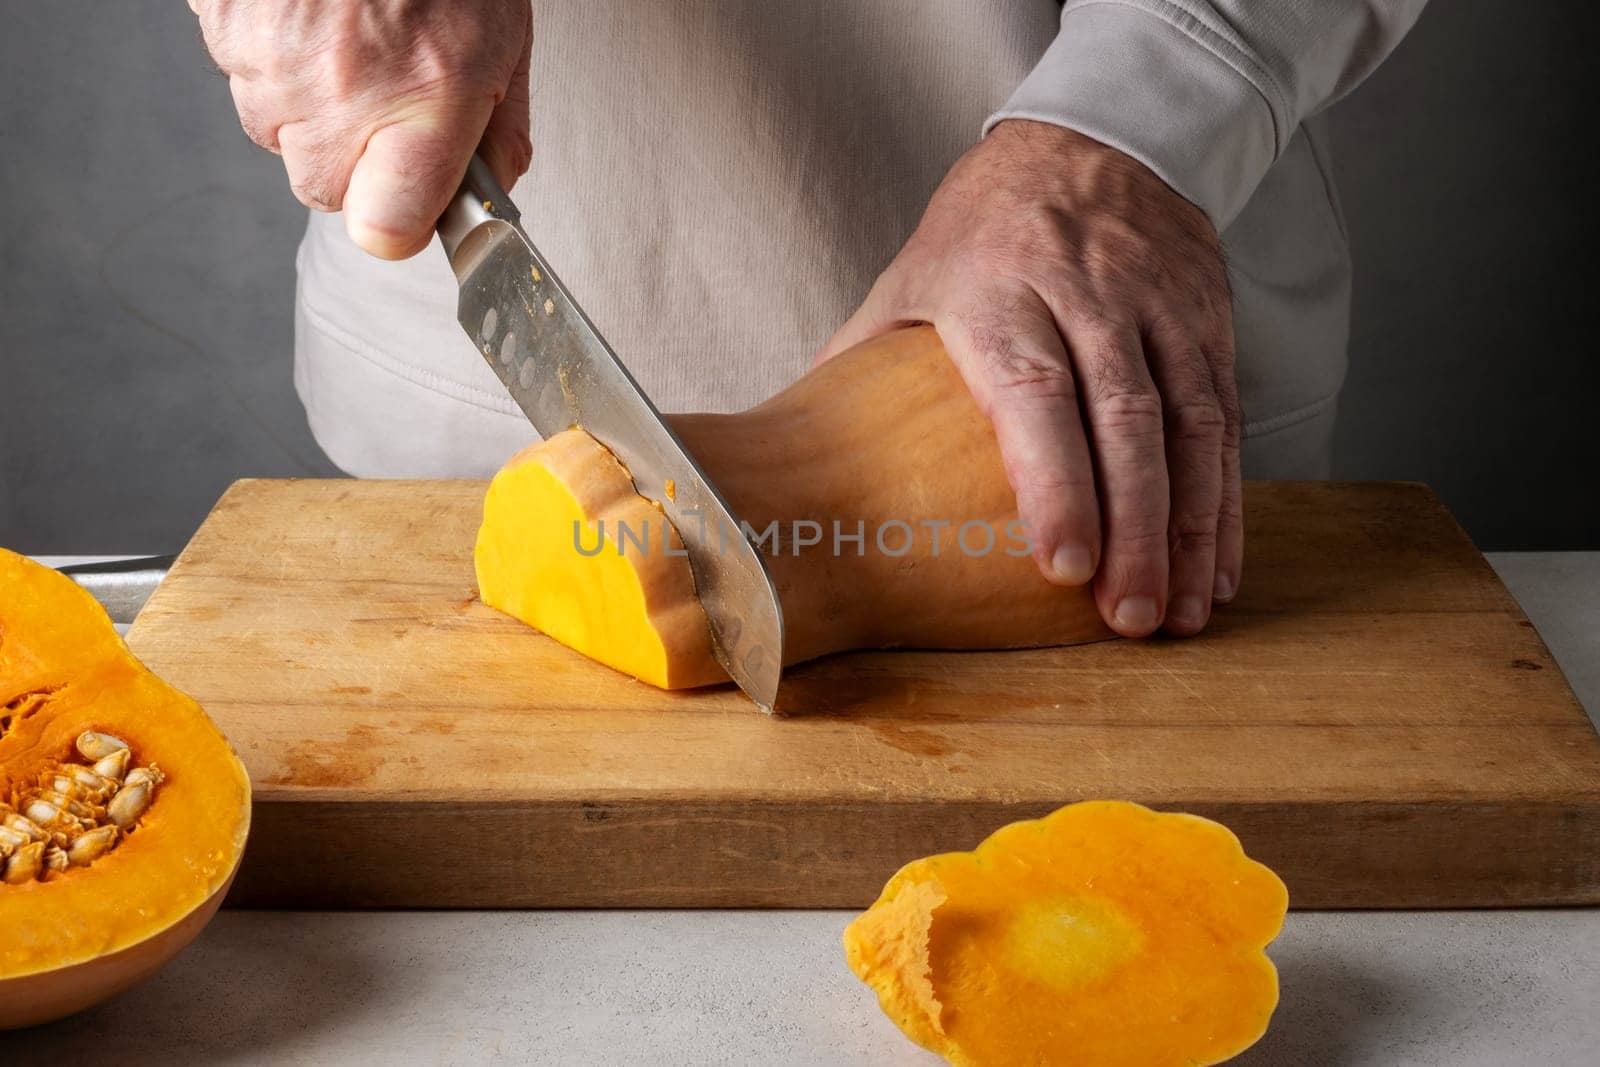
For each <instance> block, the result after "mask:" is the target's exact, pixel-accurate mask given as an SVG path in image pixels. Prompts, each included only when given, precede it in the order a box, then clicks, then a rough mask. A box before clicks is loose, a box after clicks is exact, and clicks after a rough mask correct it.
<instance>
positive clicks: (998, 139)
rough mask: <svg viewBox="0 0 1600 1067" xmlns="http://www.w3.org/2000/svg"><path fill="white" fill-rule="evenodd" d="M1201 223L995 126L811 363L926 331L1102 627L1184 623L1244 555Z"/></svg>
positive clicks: (1220, 341) (1046, 144) (1041, 131)
mask: <svg viewBox="0 0 1600 1067" xmlns="http://www.w3.org/2000/svg"><path fill="white" fill-rule="evenodd" d="M1230 304H1231V301H1230V297H1229V292H1228V283H1227V276H1226V274H1225V272H1224V270H1223V264H1222V257H1221V252H1220V246H1219V244H1218V240H1217V233H1216V230H1215V229H1214V228H1213V227H1212V226H1211V223H1210V222H1209V221H1208V220H1207V219H1206V217H1205V215H1204V214H1203V213H1202V212H1201V211H1200V210H1199V209H1198V208H1196V207H1195V206H1194V205H1192V204H1190V203H1189V202H1188V201H1186V200H1184V199H1183V198H1182V197H1180V196H1179V195H1178V194H1177V193H1175V192H1173V191H1172V189H1171V188H1170V187H1168V186H1167V185H1166V184H1165V183H1164V182H1163V181H1162V180H1161V179H1160V178H1158V177H1156V176H1155V174H1153V173H1152V172H1151V171H1149V170H1148V169H1146V168H1145V167H1144V166H1143V165H1142V164H1140V163H1138V162H1137V161H1135V160H1134V159H1132V158H1130V157H1129V156H1127V155H1125V154H1123V153H1121V152H1119V151H1117V150H1115V149H1112V148H1108V147H1106V146H1105V145H1102V144H1100V143H1099V142H1097V141H1094V140H1091V139H1090V138H1088V137H1085V136H1083V135H1082V134H1079V133H1075V132H1073V131H1071V130H1067V129H1063V128H1061V127H1058V126H1053V125H1048V124H1045V123H1038V122H1028V121H1020V120H1009V121H1006V122H1002V123H1000V124H999V125H998V126H996V127H995V128H994V129H993V130H991V131H990V133H989V136H988V137H986V138H985V139H984V140H983V141H982V142H981V143H979V144H978V145H976V146H975V147H973V148H972V149H971V150H970V151H968V152H967V153H966V155H964V156H963V157H962V158H961V159H960V160H959V161H957V163H956V165H955V166H954V167H952V168H951V170H950V173H949V175H948V176H946V178H945V180H944V182H943V183H942V184H941V185H940V186H939V189H938V190H937V191H936V192H935V193H934V195H933V199H932V201H931V202H930V203H929V204H928V210H927V212H926V213H925V214H924V215H923V217H922V221H921V223H920V224H919V225H918V226H917V230H916V232H915V233H914V234H912V236H911V239H910V240H909V241H907V242H906V246H905V248H904V249H903V250H902V251H901V252H900V254H899V255H898V256H897V257H896V258H895V260H894V262H893V263H891V264H890V265H889V267H888V269H887V270H885V271H884V272H883V274H882V276H881V277H879V279H878V281H877V284H875V285H874V286H873V287H872V292H871V293H870V294H869V295H868V296H867V300H866V303H864V304H863V305H862V307H861V309H860V310H859V311H857V312H856V314H855V315H854V316H853V317H852V318H851V319H850V321H849V322H847V323H846V324H845V325H844V327H843V328H842V329H840V331H839V332H838V333H837V334H836V335H835V336H834V337H833V339H832V340H831V341H829V342H828V345H827V346H826V347H825V348H824V349H823V351H822V354H821V356H820V357H819V358H820V359H827V358H830V357H832V356H834V355H837V354H838V353H839V352H841V351H843V350H844V349H846V348H848V347H850V346H851V345H853V344H855V343H857V342H858V341H862V340H865V339H866V338H868V337H871V336H874V335H876V334H879V333H883V332H884V331H886V330H889V329H893V328H894V327H896V326H900V325H904V324H908V323H911V322H930V323H932V324H933V325H934V326H935V327H936V328H937V329H938V331H939V336H940V337H941V338H942V339H943V340H944V343H945V346H946V347H947V348H948V349H949V350H950V356H951V358H952V359H953V360H955V363H956V365H957V367H959V368H960V371H961V374H962V377H963V379H964V380H965V381H966V383H967V386H968V387H969V388H970V389H971V390H972V394H973V396H974V398H975V399H976V400H977V403H978V406H979V407H980V408H981V409H982V411H983V412H984V414H985V415H986V416H988V418H989V419H990V420H991V421H992V422H993V423H994V428H995V434H996V436H997V437H998V439H999V444H1000V452H1001V455H1002V457H1003V459H1004V461H1005V468H1006V475H1007V477H1008V479H1009V480H1010V482H1011V487H1012V488H1013V489H1014V490H1016V493H1017V506H1018V508H1019V509H1020V512H1021V518H1022V520H1023V521H1024V522H1026V523H1027V524H1028V525H1029V528H1030V532H1031V534H1032V538H1033V543H1034V556H1035V559H1036V560H1037V562H1038V564H1039V566H1040V568H1041V569H1042V570H1043V571H1044V573H1045V575H1046V576H1047V577H1049V578H1051V579H1052V580H1054V581H1057V582H1060V583H1063V584H1069V585H1080V584H1082V583H1084V582H1087V581H1088V580H1089V579H1090V578H1091V577H1093V578H1094V581H1095V599H1096V602H1097V603H1098V605H1099V608H1100V613H1101V615H1102V616H1104V618H1105V620H1106V622H1107V623H1108V624H1109V625H1110V626H1111V627H1112V628H1113V629H1115V630H1116V631H1117V632H1118V633H1121V634H1125V635H1128V636H1143V635H1145V634H1149V633H1151V632H1153V631H1154V630H1156V629H1157V628H1158V627H1161V626H1162V625H1163V623H1164V624H1165V628H1166V630H1167V632H1169V633H1173V634H1185V635H1186V634H1193V633H1197V632H1199V630H1200V629H1201V628H1202V627H1204V626H1205V624H1206V621H1207V620H1208V619H1209V618H1210V615H1211V602H1212V600H1213V599H1216V600H1218V601H1226V600H1229V599H1230V598H1232V596H1233V594H1234V591H1235V590H1236V589H1237V588H1238V585H1239V574H1240V570H1241V567H1242V566H1243V556H1244V527H1243V521H1242V515H1241V508H1240V485H1239V405H1238V400H1237V391H1236V388H1235V383H1234V376H1233V319H1232V308H1231V306H1230Z"/></svg>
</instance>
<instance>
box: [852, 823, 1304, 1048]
mask: <svg viewBox="0 0 1600 1067" xmlns="http://www.w3.org/2000/svg"><path fill="white" fill-rule="evenodd" d="M1287 907H1288V893H1287V890H1286V889H1285V888H1284V886H1283V883H1282V882H1281V881H1280V880H1279V879H1278V877H1277V876H1276V875H1275V874H1273V873H1272V871H1270V870H1269V869H1267V868H1266V867H1265V866H1263V865H1261V864H1260V863H1257V862H1256V861H1254V860H1251V859H1249V858H1248V857H1246V856H1245V854H1244V851H1243V849H1242V848H1241V847H1240V845H1239V842H1238V839H1237V838H1236V837H1234V835H1233V834H1232V833H1231V832H1230V831H1228V830H1227V828H1225V827H1223V826H1221V825H1219V824H1217V823H1214V822H1212V821H1210V820H1208V819H1202V818H1200V817H1198V816H1193V815H1185V814H1177V813H1171V814H1168V813H1157V812H1153V811H1150V810H1149V809H1146V808H1144V807H1141V806H1140V805H1137V804H1131V803H1126V802H1122V801H1087V802H1083V803H1078V804H1072V805H1069V806H1067V807H1065V808H1062V809H1060V810H1058V811H1056V812H1054V813H1052V814H1051V815H1048V816H1046V817H1045V818H1043V819H1036V820H1029V821H1025V822H1018V823H1012V824H1011V825H1009V826H1005V827H1002V828H1001V829H1000V830H997V831H996V832H995V833H994V834H992V835H990V836H989V837H988V838H987V839H986V840H985V841H984V842H983V843H982V844H980V845H979V846H978V847H977V848H976V849H974V850H973V851H972V852H956V853H945V854H942V855H938V856H930V857H927V858H925V859H920V860H915V861H913V862H911V863H909V864H907V865H906V866H905V867H903V868H901V869H900V871H899V872H897V873H896V874H895V875H894V876H893V877H892V878H890V880H889V882H888V883H887V884H886V885H885V886H884V889H883V893H882V894H881V895H880V896H879V898H878V900H877V902H876V903H874V904H873V905H872V907H871V908H869V909H867V911H866V912H864V913H863V914H861V915H860V916H858V917H857V918H856V919H855V920H854V921H853V922H852V923H851V924H850V926H849V927H848V928H847V929H846V930H845V934H844V946H845V956H846V960H847V962H848V963H849V965H850V968H851V969H852V970H853V971H854V972H855V973H856V975H857V976H858V977H859V978H861V979H862V981H864V982H866V983H867V984H868V985H869V986H871V987H872V988H873V989H874V990H875V991H876V992H877V994H878V998H879V1003H880V1005H881V1007H882V1008H883V1010H884V1012H885V1014H887V1015H888V1016H889V1017H890V1018H891V1019H892V1020H893V1021H894V1022H895V1024H896V1025H897V1026H899V1027H900V1029H901V1031H902V1032H904V1033H905V1034H906V1036H907V1037H909V1038H911V1039H912V1040H913V1041H915V1042H917V1043H918V1044H920V1045H922V1046H924V1047H925V1048H928V1049H930V1050H932V1051H934V1052H937V1053H939V1054H940V1055H942V1056H944V1057H945V1058H946V1059H948V1060H949V1061H950V1062H951V1063H954V1064H957V1065H961V1067H980V1065H982V1067H987V1065H995V1064H1010V1063H1049V1064H1072V1063H1082V1064H1096V1065H1102V1064H1103V1065H1118V1064H1127V1065H1129V1067H1133V1065H1138V1067H1163V1065H1168V1064H1170V1065H1174V1067H1177V1065H1188V1064H1211V1063H1219V1062H1221V1061H1223V1060H1226V1059H1228V1058H1230V1057H1232V1056H1235V1055H1237V1054H1238V1053H1240V1052H1242V1051H1243V1050H1244V1049H1246V1048H1248V1047H1249V1046H1250V1045H1252V1044H1254V1043H1255V1042H1256V1041H1257V1040H1259V1038H1260V1037H1261V1035H1262V1034H1264V1033H1265V1032H1266V1028H1267V1024H1268V1022H1269V1020H1270V1018H1271V1015H1272V1011H1273V1009H1274V1008H1275V1007H1276V1005H1277V1000H1278V986H1277V972H1276V970H1275V969H1274V967H1273V965H1272V962H1271V960H1270V959H1268V958H1267V956H1266V953H1265V951H1264V950H1265V947H1266V945H1267V944H1268V943H1269V942H1270V941H1271V940H1272V939H1273V938H1274V937H1275V936H1277V933H1278V931H1279V929H1280V928H1281V927H1282V924H1283V919H1284V915H1285V912H1286V911H1287Z"/></svg>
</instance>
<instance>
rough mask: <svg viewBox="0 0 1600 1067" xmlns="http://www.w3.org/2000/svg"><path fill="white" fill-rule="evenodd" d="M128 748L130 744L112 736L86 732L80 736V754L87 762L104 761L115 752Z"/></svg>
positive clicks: (91, 731) (92, 731) (90, 731)
mask: <svg viewBox="0 0 1600 1067" xmlns="http://www.w3.org/2000/svg"><path fill="white" fill-rule="evenodd" d="M127 747H128V742H126V741H124V740H123V739H122V738H120V737H115V736H113V735H111V734H102V733H97V732H96V731H94V730H85V731H84V732H83V733H81V734H79V735H78V743H77V748H78V752H79V754H81V755H82V756H83V758H84V759H86V760H103V759H105V758H106V757H107V756H109V755H111V754H112V753H113V752H116V751H118V750H120V749H125V748H127Z"/></svg>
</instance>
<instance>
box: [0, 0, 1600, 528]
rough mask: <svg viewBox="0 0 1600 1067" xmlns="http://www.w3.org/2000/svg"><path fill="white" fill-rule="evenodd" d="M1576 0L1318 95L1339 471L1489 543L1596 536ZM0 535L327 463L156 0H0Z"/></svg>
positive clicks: (1404, 50) (274, 266)
mask: <svg viewBox="0 0 1600 1067" xmlns="http://www.w3.org/2000/svg"><path fill="white" fill-rule="evenodd" d="M1594 11H1595V5H1590V4H1586V3H1585V4H1579V3H1555V4H1513V3H1508V2H1500V3H1495V2H1492V0H1448V2H1444V0H1437V2H1436V3H1435V4H1434V5H1433V7H1432V8H1431V9H1430V10H1429V11H1428V12H1427V13H1426V14H1425V15H1424V17H1423V19H1422V22H1421V25H1420V26H1419V27H1418V28H1417V30H1416V31H1415V32H1414V33H1413V34H1412V36H1411V37H1410V38H1409V39H1408V40H1407V41H1406V42H1405V44H1404V45H1402V47H1401V49H1400V51H1399V53H1398V54H1397V55H1396V56H1395V57H1394V59H1393V60H1392V61H1391V62H1390V63H1389V64H1388V65H1387V66H1385V67H1384V68H1383V69H1382V70H1381V71H1380V72H1379V73H1378V74H1377V75H1376V76H1375V77H1374V78H1373V79H1372V80H1371V81H1370V82H1369V83H1368V84H1367V85H1365V86H1363V87H1362V88H1361V89H1360V90H1359V91H1358V92H1357V93H1356V94H1355V95H1354V96H1353V97H1351V98H1350V99H1349V100H1347V101H1345V102H1343V103H1342V104H1340V105H1339V106H1338V107H1337V108H1336V109H1335V111H1334V113H1333V116H1332V126H1333V136H1334V147H1335V151H1336V163H1337V167H1338V169H1339V174H1340V184H1341V190H1342V194H1343V197H1344V203H1345V210H1346V213H1347V215H1348V216H1349V222H1350V227H1351V231H1352V239H1353V242H1354V246H1355V252H1356V257H1357V263H1356V299H1355V313H1354V336H1353V341H1352V352H1351V357H1352V367H1351V373H1350V378H1349V382H1348V385H1347V387H1346V389H1345V394H1344V399H1343V401H1342V404H1341V421H1340V427H1339V432H1338V437H1337V455H1336V474H1337V475H1338V476H1339V477H1344V478H1405V479H1415V480H1420V481H1425V482H1429V483H1430V484H1432V485H1433V486H1434V487H1435V488H1436V489H1437V490H1438V491H1439V492H1440V494H1441V495H1442V496H1443V497H1444V499H1445V501H1446V502H1447V503H1448V504H1449V505H1450V506H1451V508H1452V509H1454V511H1455V512H1456V514H1457V515H1458V516H1459V517H1460V518H1461V520H1462V521H1463V523H1464V524H1465V525H1466V527H1467V529H1468V530H1469V531H1470V532H1471V533H1472V535H1473V536H1474V537H1475V538H1476V539H1477V541H1478V542H1479V544H1480V545H1482V546H1483V547H1485V548H1561V547H1565V548H1577V547H1588V548H1600V501H1597V478H1596V467H1597V461H1600V437H1597V436H1596V433H1595V431H1594V429H1593V424H1594V418H1593V415H1592V414H1591V408H1592V405H1594V404H1595V403H1596V401H1597V400H1600V388H1597V386H1600V359H1597V355H1596V352H1597V346H1596V344H1595V341H1594V334H1595V330H1596V323H1595V309H1596V308H1597V306H1600V301H1597V299H1596V293H1597V288H1596V285H1595V282H1596V280H1597V278H1596V274H1597V272H1596V270H1595V268H1594V261H1595V255H1596V247H1595V237H1596V219H1597V208H1596V206H1595V197H1596V194H1597V190H1600V183H1597V181H1596V179H1597V177H1600V174H1597V171H1600V167H1597V166H1596V164H1595V162H1594V160H1595V158H1596V155H1597V152H1596V148H1595V145H1594V143H1593V138H1592V130H1591V129H1590V127H1591V126H1592V124H1593V120H1592V110H1593V102H1594V101H1596V100H1600V65H1597V64H1596V63H1595V62H1594V60H1593V57H1592V42H1593V41H1595V40H1596V39H1600V35H1597V31H1600V17H1597V16H1596V14H1595V13H1594ZM0 26H4V30H3V33H0V94H3V99H0V205H4V206H3V207H0V294H3V301H0V544H4V545H6V546H8V547H12V548H15V549H19V550H21V551H24V552H39V553H68V552H156V551H171V550H175V549H176V548H178V547H179V546H181V545H182V544H183V542H184V540H185V539H186V538H187V536H188V535H189V533H190V532H192V531H193V529H194V527H195V526H196V525H197V524H198V523H199V521H200V519H201V518H202V517H203V516H204V515H205V512H206V511H207V509H208V508H209V507H210V505H211V504H212V502H214V501H215V500H216V498H217V496H218V494H220V493H221V491H222V490H223V488H224V487H226V486H227V484H228V483H229V482H230V481H232V480H233V479H235V478H239V477H244V476H277V475H326V474H333V473H335V471H334V468H333V467H332V466H331V465H330V464H329V463H328V461H327V459H326V458H325V457H323V456H322V454H321V453H320V452H319V450H318V449H317V447H316V445H315V443H314V442H313V441H312V440H311V437H310V435H309V433H308V432H307V430H306V427H305V420H304V417H303V415H302V414H301V412H300V409H299V404H298V402H297V400H296V398H295V396H294V391H293V388H292V386H291V384H290V370H291V368H290V359H289V354H290V350H291V330H292V304H291V301H292V295H293V285H294V272H293V256H294V249H295V245H296V243H297V242H298V240H299V236H300V232H301V230H302V228H303V225H304V213H303V211H302V209H301V208H300V207H299V205H298V204H296V203H295V202H294V200H293V198H292V197H291V196H290V195H289V192H288V189H287V186H286V183H285V181H284V179H283V175H282V172H281V170H280V168H279V165H278V161H277V160H276V159H275V158H274V157H272V156H269V155H267V154H266V153H263V152H260V151H258V150H256V149H255V148H254V147H253V146H251V145H250V144H249V143H248V142H247V141H246V140H245V138H244V135H243V134H242V133H241V132H240V131H239V127H238V124H237V121H236V120H235V118H234V115H233V111H232V105H231V102H230V99H229V95H228V90H227V83H226V82H225V81H224V80H223V79H222V78H221V77H220V76H219V75H217V74H215V73H214V72H212V71H211V69H210V66H209V64H208V63H207V62H206V60H205V58H204V55H203V53H202V51H201V49H200V46H199V44H198V41H197V33H196V30H195V24H194V19H193V16H192V15H191V14H190V12H189V10H188V8H187V6H186V5H184V4H182V3H179V2H177V0H137V2H135V0H121V2H118V3H114V4H108V3H104V2H90V0H54V2H51V3H48V4H41V3H38V2H37V0H0Z"/></svg>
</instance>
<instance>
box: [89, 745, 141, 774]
mask: <svg viewBox="0 0 1600 1067" xmlns="http://www.w3.org/2000/svg"><path fill="white" fill-rule="evenodd" d="M132 756H133V753H132V752H130V751H128V750H127V749H125V748H119V749H117V750H116V751H115V752H113V753H111V755H109V756H102V757H101V758H100V759H98V760H96V761H95V764H94V773H95V774H98V775H99V776H100V777H102V778H107V779H110V780H111V781H112V782H120V781H122V776H123V775H125V774H127V773H128V760H129V759H131V758H132Z"/></svg>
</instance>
